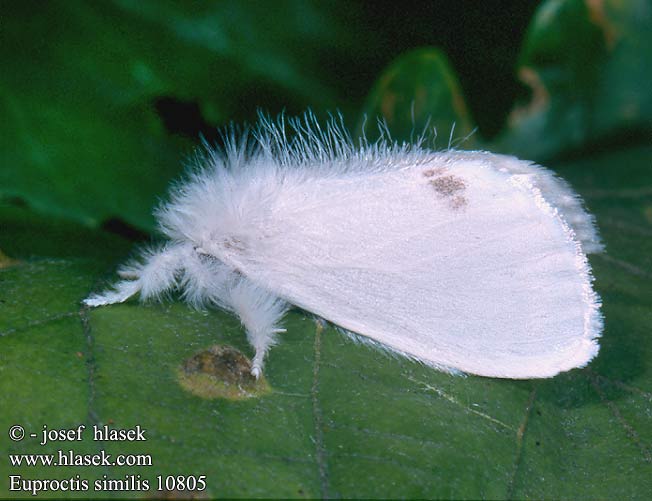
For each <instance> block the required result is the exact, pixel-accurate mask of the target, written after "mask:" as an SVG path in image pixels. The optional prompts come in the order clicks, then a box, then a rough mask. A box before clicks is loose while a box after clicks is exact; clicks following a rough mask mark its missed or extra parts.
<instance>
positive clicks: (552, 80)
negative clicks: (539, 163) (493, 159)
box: [497, 0, 652, 159]
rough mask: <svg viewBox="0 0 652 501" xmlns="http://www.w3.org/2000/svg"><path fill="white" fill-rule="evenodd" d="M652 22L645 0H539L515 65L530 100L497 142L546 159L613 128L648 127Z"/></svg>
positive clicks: (631, 132)
mask: <svg viewBox="0 0 652 501" xmlns="http://www.w3.org/2000/svg"><path fill="white" fill-rule="evenodd" d="M651 25H652V9H650V4H649V2H648V1H647V0H632V1H628V2H620V1H617V0H604V1H603V0H598V1H591V2H582V1H579V0H568V1H567V0H549V1H547V2H544V3H543V4H542V5H541V6H540V7H539V10H538V11H537V13H536V15H535V17H534V19H533V21H532V23H531V26H530V29H529V31H528V34H527V36H526V39H525V42H524V45H523V49H522V52H521V57H520V61H519V65H518V69H517V72H518V76H519V78H520V79H521V81H522V82H523V83H524V84H525V85H526V86H527V87H528V88H529V89H530V98H529V100H528V101H527V102H525V103H522V104H520V105H518V106H517V107H515V109H514V110H513V111H512V113H511V115H510V117H509V120H508V124H507V127H506V129H505V131H504V132H503V134H502V136H501V137H500V138H499V140H498V141H497V148H498V149H500V150H503V151H509V152H512V153H514V154H516V155H526V156H527V157H528V158H533V159H546V158H550V157H551V156H553V155H555V154H557V153H558V152H560V151H564V150H572V149H577V148H580V147H582V146H583V145H585V144H587V143H589V142H596V141H598V140H601V139H603V138H605V136H606V135H607V134H613V133H615V132H618V131H623V130H625V131H629V135H637V134H638V135H639V136H642V134H641V133H640V132H639V133H636V132H635V131H636V130H637V129H639V130H641V129H642V130H645V129H647V130H648V131H649V130H650V129H651V128H652V93H650V92H649V83H650V82H652V67H650V65H649V64H644V63H643V62H642V61H643V60H645V59H646V57H647V56H646V55H649V54H652V29H650V26H651ZM648 137H649V136H648Z"/></svg>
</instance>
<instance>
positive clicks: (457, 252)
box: [84, 114, 602, 379]
mask: <svg viewBox="0 0 652 501" xmlns="http://www.w3.org/2000/svg"><path fill="white" fill-rule="evenodd" d="M288 125H289V126H290V129H292V132H293V135H292V138H291V139H290V138H288V137H287V136H286V129H287V128H288V127H287V126H288ZM197 163H198V165H197V166H196V167H195V169H194V170H193V172H191V174H190V176H189V178H188V179H187V180H186V181H185V182H184V183H182V184H179V185H177V186H174V187H173V188H172V190H171V196H170V201H169V202H167V203H165V204H163V205H161V206H160V207H159V209H158V210H157V212H156V215H157V218H158V222H159V225H160V229H161V231H162V233H163V234H164V235H165V236H166V237H167V238H168V239H169V241H168V242H167V243H166V244H165V245H162V246H161V247H159V248H157V249H155V250H149V251H147V252H145V253H143V255H142V258H141V259H140V260H138V261H136V262H133V263H131V264H128V265H127V266H124V267H123V268H121V269H120V270H119V274H120V276H121V277H122V278H123V279H124V280H123V281H121V282H118V283H117V284H116V285H115V287H114V289H113V290H110V291H107V292H104V293H102V294H98V295H91V296H90V297H89V298H87V299H86V300H85V301H84V302H85V304H86V305H89V306H99V305H105V304H111V303H119V302H123V301H125V300H127V299H128V298H130V297H131V296H134V295H135V294H137V293H140V297H141V299H143V300H145V299H149V298H155V299H156V298H158V297H160V295H161V293H163V292H165V291H168V290H171V289H177V290H179V291H181V293H182V295H183V297H184V298H185V300H186V301H187V302H188V303H190V304H191V305H193V306H195V307H204V306H214V307H219V308H223V309H225V310H228V311H230V312H233V313H235V314H236V315H237V316H238V317H239V318H240V320H241V321H242V324H243V325H244V327H245V329H246V332H247V338H248V340H249V342H250V343H251V345H252V346H253V348H254V350H255V356H254V358H253V363H252V374H253V375H254V376H256V377H258V376H259V375H260V374H261V371H262V367H263V359H264V358H265V355H266V354H267V352H268V350H269V348H270V347H271V346H272V345H273V344H274V343H275V342H276V338H277V334H278V333H280V332H284V329H282V328H281V327H280V321H281V318H282V317H283V315H284V314H285V313H286V311H287V310H288V308H289V307H290V306H291V305H296V306H299V307H301V308H303V309H304V310H307V311H309V312H312V313H314V314H316V315H318V316H320V317H323V318H324V319H327V320H329V321H330V322H332V323H334V324H336V325H337V326H339V327H340V328H342V329H343V330H345V331H347V332H351V333H355V334H358V335H362V336H364V337H365V338H366V339H368V340H371V341H372V342H374V344H377V345H380V346H382V347H384V348H386V349H388V350H390V351H394V352H398V353H400V354H402V355H405V356H407V357H410V358H413V359H416V360H418V361H421V362H423V363H425V364H428V365H430V366H433V367H435V368H437V369H440V370H444V371H447V372H460V371H461V372H466V373H471V374H477V375H481V376H491V377H503V378H519V379H520V378H543V377H551V376H554V375H555V374H557V373H559V372H561V371H566V370H569V369H572V368H574V367H582V366H584V365H586V364H587V363H588V362H589V361H590V360H591V359H592V358H593V357H594V356H595V355H596V354H597V352H598V349H599V346H598V342H597V338H598V337H599V336H600V333H601V330H602V317H601V314H600V311H599V309H600V301H599V298H598V296H597V294H596V293H595V292H594V290H593V288H592V280H593V279H592V276H591V270H590V267H589V264H588V261H587V258H586V253H591V252H597V251H600V250H601V249H602V245H601V243H600V240H599V237H598V235H597V232H596V229H595V224H594V220H593V217H592V216H591V215H589V214H588V213H587V212H586V211H585V210H584V209H583V207H582V202H581V200H580V199H579V197H578V196H577V195H576V194H575V193H574V192H573V190H572V189H571V188H570V186H569V185H568V184H567V183H566V182H564V181H563V180H561V179H560V178H558V177H556V176H555V175H554V174H553V173H552V172H550V171H549V170H547V169H545V168H543V167H540V166H538V165H534V164H532V163H530V162H526V161H522V160H518V159H516V158H513V157H509V156H504V155H496V154H492V153H488V152H483V151H474V152H464V151H454V150H447V151H431V150H428V149H426V148H424V147H423V145H422V144H416V145H414V144H412V145H410V144H397V143H395V142H392V141H391V140H389V139H388V138H384V139H381V140H379V141H377V142H375V143H371V144H370V143H368V142H367V141H366V140H362V141H360V143H359V144H356V143H355V142H354V141H353V140H352V139H351V138H350V137H349V136H348V134H347V133H346V131H345V130H344V127H343V126H341V125H340V124H339V123H335V122H334V121H331V123H329V124H328V126H327V127H326V128H320V126H319V125H318V124H317V122H316V120H315V119H314V117H313V116H312V115H310V114H308V115H306V116H304V117H303V118H299V119H291V120H289V121H288V123H287V124H286V123H285V120H284V119H283V118H281V119H279V120H278V121H277V122H273V121H271V120H265V119H261V122H260V123H259V124H258V126H257V127H256V128H255V129H254V130H253V133H251V134H249V135H246V134H245V137H244V138H242V139H239V140H238V139H236V138H235V135H234V134H231V135H230V136H229V137H228V138H227V142H226V147H225V148H224V149H223V150H220V151H216V150H210V149H209V150H208V151H207V152H206V153H205V154H203V155H201V156H200V157H199V158H198V162H197Z"/></svg>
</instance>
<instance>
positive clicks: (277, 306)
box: [229, 278, 289, 378]
mask: <svg viewBox="0 0 652 501" xmlns="http://www.w3.org/2000/svg"><path fill="white" fill-rule="evenodd" d="M229 292H230V294H229V304H230V306H231V308H232V309H233V311H234V312H235V313H236V314H237V315H238V316H239V317H240V321H241V322H242V324H243V325H244V327H245V329H246V331H247V340H248V341H249V344H251V346H253V348H254V350H255V355H254V358H253V361H252V365H251V374H252V375H253V376H254V377H256V378H259V377H260V375H261V374H262V370H263V361H264V358H265V355H266V354H267V352H268V350H269V348H271V347H272V346H273V345H274V344H276V342H277V338H276V334H278V333H280V332H285V329H283V328H280V327H279V321H280V320H281V318H282V317H283V315H285V313H286V312H287V310H288V308H289V305H288V303H286V302H285V301H284V300H283V299H281V298H279V297H278V296H275V295H274V294H272V293H270V292H268V291H267V290H265V289H262V288H260V287H258V286H257V285H255V284H253V283H251V282H250V281H248V280H247V279H245V278H240V279H239V280H238V281H237V282H235V284H234V285H233V286H232V287H231V290H230V291H229Z"/></svg>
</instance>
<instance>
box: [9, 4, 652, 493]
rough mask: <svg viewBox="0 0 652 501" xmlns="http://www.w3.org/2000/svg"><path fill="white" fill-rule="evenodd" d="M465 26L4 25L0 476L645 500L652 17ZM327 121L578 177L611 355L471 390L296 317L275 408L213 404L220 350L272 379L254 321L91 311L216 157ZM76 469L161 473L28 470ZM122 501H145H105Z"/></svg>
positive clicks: (420, 19) (103, 11)
mask: <svg viewBox="0 0 652 501" xmlns="http://www.w3.org/2000/svg"><path fill="white" fill-rule="evenodd" d="M452 4H453V3H449V2H432V3H423V4H419V5H414V6H407V7H406V6H403V5H402V4H400V3H389V2H388V3H385V4H383V3H377V2H369V3H351V2H344V1H337V0H335V1H331V2H317V1H306V0H294V1H292V0H287V1H283V2H280V1H279V2H273V3H268V2H262V1H247V2H239V1H222V2H172V1H153V0H152V1H139V2H136V1H129V0H114V1H107V2H102V3H99V2H63V1H61V2H54V1H53V2H18V1H16V2H3V3H2V5H1V6H0V9H1V17H0V36H1V37H2V39H1V40H0V61H1V62H0V110H1V113H2V117H3V120H2V122H1V125H0V151H1V152H2V162H1V163H0V250H1V251H2V253H0V409H1V412H0V433H2V438H0V456H2V457H0V473H1V475H0V477H2V478H5V479H7V478H8V476H9V475H16V474H20V475H23V476H24V477H25V478H68V477H70V476H73V475H76V474H80V475H81V476H82V477H84V478H90V479H95V478H101V477H102V475H104V474H106V475H108V477H110V478H124V476H125V475H128V474H139V475H142V478H145V479H149V480H150V481H151V482H152V485H153V482H154V481H153V479H154V478H155V476H156V475H159V474H160V475H168V474H173V475H182V474H183V475H201V474H206V475H207V484H208V489H207V493H205V495H207V496H208V497H212V496H215V497H225V496H226V497H237V496H244V497H254V496H256V497H262V496H274V497H320V496H342V497H428V498H432V497H436V498H506V497H509V498H526V497H535V498H542V497H546V498H568V499H575V498H629V499H633V498H640V499H645V498H647V496H648V495H649V492H651V491H652V475H651V472H652V421H651V418H650V416H651V415H652V370H651V368H650V362H651V361H652V338H651V337H650V332H649V326H650V325H652V309H651V307H650V305H651V304H652V286H651V285H650V284H651V280H650V279H651V278H652V271H651V270H652V258H651V257H650V256H652V243H651V242H652V239H651V237H652V146H651V142H650V138H651V137H652V136H651V135H650V132H651V131H652V92H650V87H649V82H651V81H652V66H650V65H649V64H647V62H648V61H649V60H650V57H652V5H651V4H650V3H649V2H648V1H647V0H627V1H616V0H603V1H600V0H587V1H578V0H575V1H574V0H547V1H545V2H542V3H541V4H540V5H539V6H538V7H537V8H536V11H535V10H534V7H535V6H536V4H535V3H531V4H528V5H526V4H524V3H522V2H513V3H512V4H511V5H509V4H505V3H504V2H502V3H501V4H500V6H501V7H500V8H496V9H492V8H491V6H486V7H485V6H482V7H481V6H480V4H476V3H471V2H459V3H457V2H456V3H455V5H452ZM458 4H459V5H458ZM519 82H520V83H519ZM307 107H311V108H312V109H313V110H315V112H316V113H317V114H318V116H323V115H324V114H325V112H326V111H328V110H331V111H333V110H335V109H336V108H337V109H340V110H341V111H342V112H343V113H344V116H345V119H346V121H347V123H348V124H349V126H350V127H351V128H352V129H354V130H356V131H357V132H359V131H360V129H359V128H358V127H361V126H362V124H365V123H366V124H367V126H369V125H370V124H373V123H374V118H375V115H376V114H381V115H383V118H384V120H385V121H386V123H387V126H388V127H389V129H390V130H391V131H392V133H393V134H394V136H395V138H396V139H397V140H399V141H402V140H410V138H413V137H414V134H415V131H417V133H419V132H421V131H422V129H423V128H424V127H425V126H426V124H429V125H430V126H436V128H437V131H438V134H439V138H438V139H437V142H436V145H437V146H438V147H446V146H447V145H448V142H449V134H450V131H451V128H452V127H453V123H455V132H454V134H453V140H454V141H456V140H458V142H456V143H454V144H457V147H459V148H489V149H494V150H497V151H501V152H505V153H514V154H518V155H520V156H522V157H527V158H531V159H534V160H539V161H544V160H545V161H546V164H548V165H550V166H551V167H553V168H555V169H556V170H557V171H558V172H559V173H560V174H561V175H562V176H563V177H564V178H566V179H568V180H569V181H570V183H571V184H572V185H573V186H574V187H575V188H576V189H577V190H578V192H579V193H580V194H581V195H582V196H583V197H584V198H585V200H586V203H587V205H588V207H589V208H590V209H591V211H592V212H594V213H595V214H596V217H597V221H598V225H599V227H600V231H601V233H602V235H603V237H604V240H605V243H606V246H607V253H606V254H604V255H597V256H595V257H592V258H591V263H592V265H593V267H594V274H595V276H596V288H597V290H598V292H599V293H600V295H601V296H602V298H603V302H604V314H605V318H606V329H605V333H604V337H603V339H602V342H601V345H602V349H601V353H600V355H599V357H598V358H597V359H596V360H595V361H594V362H593V363H592V364H591V365H590V367H589V368H586V369H582V370H575V371H571V372H570V373H566V374H563V375H561V376H558V377H556V378H553V379H551V380H545V381H506V380H493V379H488V378H478V377H467V378H453V377H450V376H447V375H445V374H441V373H437V372H435V371H432V370H430V369H428V368H424V367H421V366H419V365H417V364H414V363H412V362H410V361H407V360H403V359H398V360H397V359H392V358H388V357H386V356H385V355H383V354H382V353H379V352H377V351H374V350H371V349H369V348H367V347H364V346H358V345H353V344H351V343H350V342H349V341H347V340H346V339H344V337H343V336H341V335H340V334H339V333H337V332H336V331H334V330H333V329H330V328H328V329H326V330H323V331H322V330H321V328H318V327H316V326H315V323H314V322H313V321H312V320H311V319H310V318H307V317H306V316H305V315H303V314H301V313H299V312H293V313H292V314H290V315H289V318H288V321H287V325H286V326H287V328H288V332H287V334H285V335H284V336H283V341H282V343H281V344H280V345H279V346H278V347H276V348H275V349H274V351H273V352H272V354H271V356H270V358H269V362H268V366H267V373H266V375H267V379H268V382H269V385H270V388H271V391H270V392H269V393H268V394H266V395H263V396H260V397H258V398H252V399H249V400H239V401H228V400H220V399H217V400H206V399H203V398H200V397H198V396H194V395H192V394H190V393H188V392H187V391H186V390H185V389H184V388H183V387H182V386H181V385H180V384H179V382H178V380H177V374H178V368H179V367H180V365H181V364H182V363H183V361H184V360H186V359H188V357H191V356H193V355H194V354H195V353H197V352H198V351H200V350H203V349H206V348H208V347H209V346H211V345H214V344H227V345H231V346H234V347H235V348H238V349H239V350H241V351H242V352H244V353H247V354H250V351H249V348H248V346H247V344H246V342H245V339H244V335H243V332H242V329H241V327H240V326H239V325H238V322H237V321H236V320H235V319H234V318H232V317H231V316H229V315H226V314H223V313H219V312H210V313H200V312H194V311H190V310H189V309H188V308H186V306H185V305H183V304H181V303H180V302H175V301H173V302H169V303H166V304H164V305H145V306H142V305H138V304H136V303H127V304H124V305H117V306H112V307H110V308H105V309H100V310H97V311H92V312H90V311H88V310H86V309H81V308H80V306H79V302H80V300H81V299H82V298H84V297H85V296H87V295H88V293H89V292H90V291H92V290H97V289H99V288H101V287H102V286H103V285H104V284H106V283H107V282H108V281H110V280H111V279H112V278H113V270H114V269H115V267H116V265H117V264H118V263H120V262H122V261H124V259H125V257H126V256H127V255H128V253H129V252H130V249H131V248H132V242H131V241H129V240H130V239H137V238H142V235H143V234H145V235H147V234H148V233H150V232H152V230H153V219H152V217H151V209H152V206H153V205H154V204H155V203H156V200H157V198H158V197H161V196H164V193H165V189H166V187H167V185H168V183H169V181H170V179H172V178H175V177H177V176H178V175H179V174H180V172H181V168H182V167H181V165H182V160H183V158H184V157H185V156H187V155H188V154H189V153H190V152H191V151H192V148H193V146H194V145H196V144H197V143H198V141H199V136H200V135H204V136H205V137H206V138H207V139H208V140H210V141H217V142H219V140H220V137H219V134H217V133H216V130H217V128H218V127H220V126H223V125H225V124H226V123H228V122H229V121H231V120H234V121H236V122H243V121H247V120H249V121H251V120H254V119H255V117H256V110H257V108H262V109H263V110H266V111H269V112H271V113H278V112H280V111H283V110H285V111H286V112H287V113H288V114H296V113H300V112H302V111H303V110H304V109H305V108H307ZM365 116H366V117H367V119H366V122H365V118H364V117H365ZM476 128H477V130H476V132H475V133H474V134H472V135H471V136H470V137H469V138H468V139H466V140H464V141H461V142H460V141H459V140H461V139H462V138H464V137H465V136H467V135H468V134H469V133H470V132H471V131H472V130H474V129H476ZM366 132H367V133H368V134H373V131H370V130H369V129H367V131H366ZM101 228H105V230H109V231H103V230H102V229H101ZM17 423H19V424H21V425H23V426H24V427H25V428H26V429H27V430H28V431H34V432H38V431H39V430H40V429H41V428H42V426H43V424H48V425H49V426H50V427H55V428H67V427H76V426H77V425H78V424H80V423H86V424H87V425H89V426H90V425H91V424H93V423H99V424H108V423H110V424H112V425H113V426H117V427H131V426H134V425H136V424H140V425H141V426H143V427H144V428H146V429H147V430H148V438H149V440H148V441H147V442H146V443H145V444H142V443H141V444H138V443H131V444H124V443H113V444H111V443H105V444H98V443H94V442H92V441H91V440H86V441H84V442H82V443H75V444H72V445H70V447H67V445H68V444H57V443H54V444H51V445H50V446H46V447H38V446H37V445H36V443H35V442H34V441H31V440H28V439H26V440H24V441H22V442H10V441H8V440H7V438H6V430H8V429H9V427H10V426H12V425H13V424H17ZM3 430H5V431H3ZM62 445H63V447H62ZM58 448H63V449H67V448H71V449H74V450H75V451H76V452H78V453H96V452H98V450H99V449H101V448H104V449H106V450H107V451H108V452H109V453H112V454H119V453H123V454H126V453H148V454H151V455H152V458H153V466H152V467H147V468H144V467H140V468H118V467H106V468H103V469H101V470H100V469H98V468H85V469H82V468H77V469H75V468H38V467H33V468H28V467H23V468H12V467H10V466H9V464H8V462H7V453H36V452H54V451H55V450H56V449H58ZM68 494H70V495H72V496H75V495H77V496H78V497H84V498H86V497H88V493H76V494H75V493H68ZM151 494H152V493H151V492H150V493H149V495H151ZM14 495H15V493H11V492H9V491H8V486H7V484H5V483H0V497H7V496H14ZM47 495H49V496H50V497H59V496H60V493H48V494H47ZM120 495H121V496H123V497H133V496H134V495H138V496H140V497H147V496H148V493H142V492H141V493H129V492H122V493H101V492H100V493H97V492H96V493H93V496H92V497H109V498H112V497H116V496H120ZM24 497H31V496H30V495H29V494H27V495H25V496H24Z"/></svg>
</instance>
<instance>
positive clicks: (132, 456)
mask: <svg viewBox="0 0 652 501" xmlns="http://www.w3.org/2000/svg"><path fill="white" fill-rule="evenodd" d="M9 439H10V442H9V444H10V446H9V454H8V460H9V468H10V474H9V476H8V481H9V485H8V490H9V491H10V492H15V493H16V494H20V493H22V495H24V494H25V493H29V494H31V495H32V496H37V495H39V494H40V493H46V492H47V493H66V492H97V493H100V492H117V491H126V492H149V491H164V492H165V491H168V492H184V491H204V490H205V489H206V475H199V474H196V475H195V474H172V475H154V476H151V475H144V474H141V473H136V472H137V471H142V468H151V467H152V466H153V462H152V455H151V454H148V453H145V452H142V453H141V452H139V453H133V452H132V453H128V454H127V453H116V452H112V453H107V451H106V449H104V448H100V449H99V450H98V447H117V446H116V445H115V444H116V443H118V444H122V446H123V447H124V448H125V449H126V448H131V445H128V444H143V446H144V447H143V448H145V444H146V442H147V430H146V429H144V428H141V426H140V425H136V426H134V427H133V428H128V429H122V428H112V427H110V426H107V425H104V426H101V425H92V426H88V427H87V426H86V425H83V424H80V425H79V426H77V427H75V428H61V429H55V428H50V427H48V426H47V425H43V427H42V429H40V430H38V431H33V430H28V429H25V428H24V427H23V426H21V425H18V424H16V425H14V426H12V427H10V428H9ZM25 445H28V446H33V447H35V448H38V447H41V448H47V449H49V450H51V449H52V447H53V446H54V447H57V449H56V450H55V451H54V452H49V453H44V452H40V453H38V452H35V451H30V452H26V451H23V449H24V446H25ZM66 446H67V447H66ZM58 447H61V448H58ZM82 451H83V452H82ZM87 451H92V452H87ZM125 452H126V451H125ZM55 469H56V472H55ZM77 469H78V471H79V473H76V470H77ZM112 469H115V471H120V472H121V473H120V474H112ZM130 469H131V471H130ZM50 471H51V472H52V475H50V474H49V472H50ZM124 472H126V473H124ZM145 477H147V478H145Z"/></svg>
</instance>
